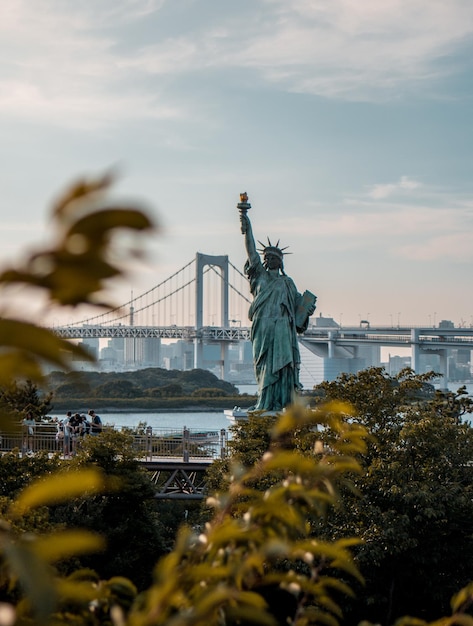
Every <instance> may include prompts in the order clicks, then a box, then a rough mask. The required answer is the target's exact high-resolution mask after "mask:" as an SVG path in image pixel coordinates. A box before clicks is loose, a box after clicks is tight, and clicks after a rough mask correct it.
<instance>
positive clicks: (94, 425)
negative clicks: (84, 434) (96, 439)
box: [89, 409, 102, 435]
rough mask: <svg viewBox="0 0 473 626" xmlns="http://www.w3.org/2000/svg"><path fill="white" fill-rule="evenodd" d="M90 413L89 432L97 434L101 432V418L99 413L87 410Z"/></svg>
mask: <svg viewBox="0 0 473 626" xmlns="http://www.w3.org/2000/svg"><path fill="white" fill-rule="evenodd" d="M89 415H90V434H91V435H98V434H99V433H101V432H102V420H101V419H100V415H97V413H96V412H95V411H94V410H93V409H90V410H89Z"/></svg>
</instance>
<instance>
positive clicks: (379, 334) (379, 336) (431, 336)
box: [51, 324, 473, 387]
mask: <svg viewBox="0 0 473 626" xmlns="http://www.w3.org/2000/svg"><path fill="white" fill-rule="evenodd" d="M51 330H53V331H54V332H55V333H56V334H57V335H59V336H60V337H62V338H64V339H86V338H114V337H135V338H144V337H159V338H161V339H176V340H177V339H182V340H185V341H193V342H194V345H195V354H194V367H202V362H201V358H202V350H201V347H202V345H203V344H205V343H219V344H220V346H221V353H222V375H221V377H222V378H224V379H226V368H227V366H228V363H227V358H226V354H227V353H226V348H227V346H228V344H229V343H230V342H237V341H242V340H244V341H247V340H249V339H250V330H251V329H250V328H241V327H234V326H232V327H228V328H227V327H219V326H202V327H199V328H195V327H193V326H125V325H122V324H118V325H115V326H99V325H97V326H93V325H82V326H63V327H55V328H53V329H51ZM299 340H300V341H301V343H303V344H305V345H306V346H307V347H308V348H309V349H311V344H322V346H323V354H324V356H326V358H328V359H330V358H333V357H334V356H335V348H336V347H341V348H345V349H346V351H347V357H346V358H350V356H349V355H351V357H354V356H356V350H357V347H358V346H369V345H378V346H385V347H389V346H398V347H404V348H406V347H407V348H411V351H412V352H411V354H412V358H411V366H412V369H413V370H414V371H415V372H417V371H419V369H420V367H419V365H420V364H419V358H420V354H421V353H425V352H431V353H435V354H438V355H439V358H440V375H441V380H440V385H441V387H447V380H448V349H450V348H457V349H458V348H465V349H468V350H473V327H470V328H443V327H442V328H440V327H438V326H437V327H426V326H422V327H415V326H403V327H401V326H397V327H394V326H377V327H370V325H369V324H364V325H362V324H360V326H343V327H340V326H335V327H333V328H332V327H330V328H329V327H319V326H316V325H309V327H308V329H307V330H306V331H305V333H303V334H302V335H301V336H300V339H299ZM314 347H315V345H314ZM314 351H315V350H314Z"/></svg>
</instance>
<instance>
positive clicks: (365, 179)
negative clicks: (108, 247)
mask: <svg viewBox="0 0 473 626" xmlns="http://www.w3.org/2000/svg"><path fill="white" fill-rule="evenodd" d="M0 34H1V36H0V52H1V54H0V133H1V137H2V142H1V144H0V167H1V173H2V174H1V180H2V202H3V210H2V214H1V220H2V228H1V229H0V260H2V261H3V260H5V259H9V260H12V259H16V258H19V256H20V254H21V252H22V251H23V250H24V249H25V248H27V247H30V246H31V245H32V244H33V243H35V242H38V241H42V242H46V241H47V240H48V236H49V230H48V210H49V206H50V203H51V201H52V200H53V198H54V197H55V195H56V194H57V193H58V192H59V191H60V190H61V189H62V188H63V187H64V186H65V185H66V184H67V183H68V182H70V181H72V180H73V179H75V178H76V177H78V176H79V175H83V174H96V173H101V172H103V171H104V170H106V169H108V168H109V167H110V166H115V165H118V166H119V168H120V171H121V178H120V181H119V183H118V184H117V187H116V193H117V194H119V195H121V196H126V197H132V198H136V199H139V200H143V201H144V202H145V203H146V205H147V206H149V207H150V210H151V212H152V213H153V215H155V216H156V219H158V220H159V222H160V224H161V226H162V231H161V234H160V235H158V236H156V237H154V238H153V239H150V240H148V241H146V247H147V249H148V251H149V260H148V262H147V264H144V265H140V266H137V267H133V268H130V269H133V270H136V271H137V272H138V274H135V276H134V278H133V279H130V280H129V281H125V282H124V283H123V284H122V286H121V287H120V289H121V291H118V292H117V298H118V301H119V300H120V299H121V297H122V294H123V301H125V300H126V299H128V296H129V292H130V288H131V287H133V289H134V290H135V293H138V292H140V290H145V289H147V288H149V287H151V286H153V285H154V284H156V283H157V282H159V281H160V280H162V279H163V278H165V277H166V276H168V275H170V274H171V273H173V272H174V271H176V270H177V269H179V267H181V266H183V265H185V264H186V263H187V262H188V261H190V260H191V259H192V258H193V257H194V256H195V253H196V252H197V251H200V252H204V253H207V254H228V255H229V257H230V260H231V261H232V262H233V263H234V264H235V265H237V266H241V267H242V266H243V263H244V260H245V255H244V247H243V239H242V236H241V234H240V230H239V222H238V212H237V210H236V208H235V205H236V203H237V202H238V194H239V193H240V191H244V190H246V191H247V192H248V194H249V196H250V201H251V203H252V209H251V213H250V216H251V218H252V221H253V228H254V232H255V235H256V237H257V238H258V239H261V240H266V237H267V236H269V237H270V238H271V239H272V240H277V239H279V238H280V239H281V245H288V246H289V251H291V252H292V253H293V254H292V255H291V256H289V257H287V260H286V272H287V273H288V275H290V276H292V277H293V278H294V280H295V282H296V284H297V286H298V288H299V289H300V290H301V291H303V290H304V289H306V288H307V289H310V290H311V291H313V292H315V293H316V294H317V295H318V309H317V313H322V314H323V315H332V316H333V317H334V318H335V319H337V321H338V320H342V322H343V323H344V324H345V323H346V324H348V323H353V324H356V323H358V322H359V319H360V318H361V319H366V318H368V319H370V321H371V322H372V323H374V324H375V323H380V324H389V323H391V321H393V320H394V321H395V322H397V321H400V322H401V324H403V323H405V324H428V323H429V322H433V321H434V320H436V321H437V323H438V321H440V320H441V319H451V320H453V321H454V322H455V323H457V324H460V323H464V324H466V325H470V324H471V323H473V293H472V289H471V273H472V268H473V263H472V261H473V245H472V243H473V240H472V235H473V181H472V175H471V174H472V171H473V167H472V166H473V158H472V145H473V142H472V140H473V123H472V87H473V76H472V73H473V63H472V58H473V3H472V2H471V1H470V0H449V1H448V2H445V0H357V1H356V2H353V1H352V0H318V1H316V0H291V2H288V1H287V0H251V1H249V0H240V1H239V2H223V1H216V0H214V1H212V2H211V1H210V0H78V1H77V2H74V3H72V2H70V0H35V1H34V2H31V0H4V2H2V3H1V5H0Z"/></svg>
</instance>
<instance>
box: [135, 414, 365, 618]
mask: <svg viewBox="0 0 473 626" xmlns="http://www.w3.org/2000/svg"><path fill="white" fill-rule="evenodd" d="M340 408H341V407H340ZM344 408H346V407H344ZM337 411H338V409H337V407H336V406H334V405H332V406H331V413H330V414H328V413H327V411H326V409H320V410H317V411H305V410H302V409H298V408H296V407H294V408H293V409H292V410H291V411H288V412H286V414H285V415H284V417H283V418H281V419H280V420H279V421H278V423H277V424H275V425H274V428H273V430H272V434H271V436H270V447H269V450H268V451H267V452H266V453H265V454H263V456H262V457H261V458H260V459H259V460H258V462H257V463H255V464H254V465H253V466H252V467H250V468H247V469H245V468H243V467H242V466H241V465H240V464H239V463H238V462H235V463H234V464H233V466H232V467H231V470H230V471H231V481H230V487H229V489H228V490H226V491H225V492H223V493H221V494H220V495H217V496H215V497H211V498H209V499H208V502H207V504H208V505H209V506H211V507H213V508H214V510H215V514H214V516H213V518H212V519H211V521H210V522H209V523H208V524H207V525H206V527H205V529H204V530H203V531H202V532H201V533H200V534H194V533H192V532H191V531H190V529H183V530H182V531H181V533H180V534H179V537H178V540H177V544H176V547H175V549H174V550H173V552H172V553H171V554H170V555H168V556H167V557H165V558H164V559H162V560H161V562H160V563H159V565H158V567H157V570H156V575H155V576H156V580H155V583H154V585H153V586H152V587H151V588H150V589H149V590H148V592H147V594H146V597H145V602H144V606H143V607H136V608H135V609H134V610H132V612H131V623H136V624H138V623H149V622H150V620H152V623H154V624H161V623H162V624H167V623H172V622H173V620H174V619H175V618H176V617H177V612H178V615H179V623H182V624H198V623H199V624H200V623H208V624H217V623H222V621H223V623H227V624H233V623H235V624H236V623H240V622H245V623H254V624H258V623H259V624H274V623H277V622H278V621H281V615H280V614H279V608H276V605H275V604H274V593H272V592H274V591H276V594H275V595H276V596H279V597H281V596H282V597H284V598H285V600H286V608H287V609H288V618H289V619H290V620H291V622H293V621H294V623H296V622H297V623H300V624H303V623H327V624H337V623H338V620H339V618H340V617H341V613H342V612H341V608H340V606H339V603H338V598H339V597H340V594H350V586H349V585H348V584H347V583H346V582H342V581H341V580H340V578H337V577H336V576H335V573H336V572H338V574H339V575H340V573H341V574H342V575H343V576H344V577H345V578H347V579H350V578H351V577H352V578H354V579H358V578H359V574H358V572H357V569H356V567H355V566H354V563H353V560H352V557H351V555H350V547H351V546H352V545H353V543H354V542H353V541H351V540H340V541H337V542H331V543H325V542H322V541H319V540H316V539H314V538H312V537H311V536H310V533H311V528H310V525H309V524H308V523H307V515H308V513H309V512H317V513H319V514H321V515H323V514H325V512H326V510H327V507H329V506H330V505H332V504H334V503H335V502H336V501H337V498H338V487H337V485H338V484H339V483H340V482H343V480H345V479H346V478H347V475H349V474H352V473H356V472H357V471H359V469H360V467H359V464H358V463H357V462H356V461H355V460H354V459H352V458H351V457H350V456H348V454H349V453H350V451H351V452H353V451H356V452H359V453H361V452H362V451H363V450H364V449H365V447H366V445H365V441H364V430H363V429H360V428H359V427H358V426H357V425H354V424H350V423H349V422H348V421H347V420H344V419H343V418H342V416H341V415H340V413H339V412H338V413H337ZM327 424H328V425H330V426H331V427H333V428H334V429H335V430H337V431H338V432H339V437H337V438H335V439H334V441H333V447H332V450H330V451H327V454H324V455H318V454H317V455H314V454H308V453H307V454H303V453H301V452H300V451H299V450H297V449H291V447H290V442H291V441H292V438H293V433H294V430H295V429H297V428H300V427H304V428H307V430H313V429H314V428H317V427H324V425H327ZM268 476H269V477H271V480H270V481H269V483H270V486H269V487H268V489H267V490H265V491H261V490H260V489H259V488H258V485H260V484H261V482H262V481H265V477H268ZM276 476H277V479H275V477H276ZM255 485H256V486H255ZM184 590H185V592H184ZM282 621H284V620H282Z"/></svg>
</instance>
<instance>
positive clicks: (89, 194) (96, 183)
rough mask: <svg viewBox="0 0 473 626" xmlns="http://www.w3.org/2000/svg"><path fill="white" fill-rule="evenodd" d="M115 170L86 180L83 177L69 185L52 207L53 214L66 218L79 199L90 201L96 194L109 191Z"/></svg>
mask: <svg viewBox="0 0 473 626" xmlns="http://www.w3.org/2000/svg"><path fill="white" fill-rule="evenodd" d="M115 178H116V176H115V175H114V173H113V172H106V173H105V174H104V175H103V176H99V177H97V178H92V179H89V180H86V179H85V178H82V179H80V180H78V181H77V182H75V183H73V184H72V185H71V186H70V187H68V188H67V189H66V190H65V191H64V193H63V194H62V195H61V196H60V197H59V198H58V199H57V200H56V202H55V203H54V205H53V208H52V216H53V217H56V218H61V219H62V218H64V215H65V214H67V212H68V211H70V210H71V207H72V208H74V204H75V202H77V201H84V200H87V201H90V200H91V199H92V198H93V197H94V196H97V195H100V194H102V193H103V192H105V191H107V190H108V189H109V188H110V186H111V185H112V183H113V181H114V180H115Z"/></svg>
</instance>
